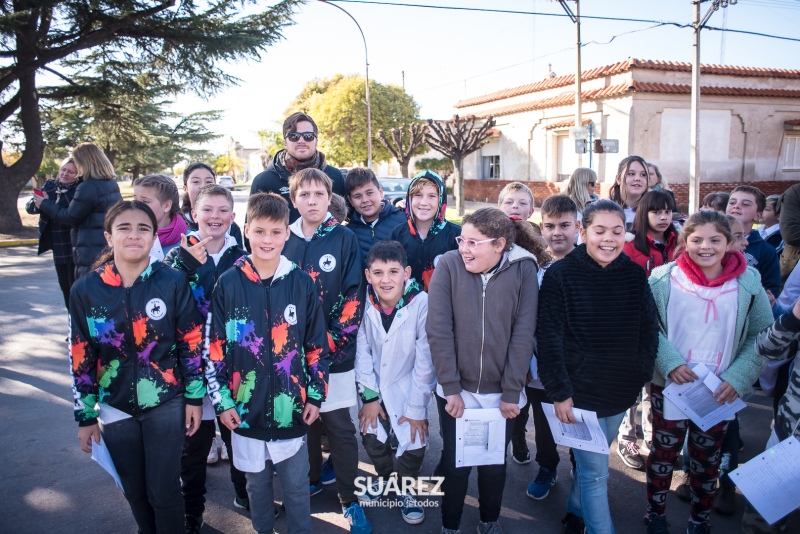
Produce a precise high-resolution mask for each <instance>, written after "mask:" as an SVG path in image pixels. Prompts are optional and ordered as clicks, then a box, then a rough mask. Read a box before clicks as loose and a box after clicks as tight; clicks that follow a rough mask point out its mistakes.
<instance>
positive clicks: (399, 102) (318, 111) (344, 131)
mask: <svg viewBox="0 0 800 534" xmlns="http://www.w3.org/2000/svg"><path fill="white" fill-rule="evenodd" d="M369 91H370V107H371V112H372V129H373V130H375V131H377V130H390V129H392V128H400V127H401V126H402V125H404V124H411V123H413V122H415V121H418V120H419V105H418V104H417V103H416V102H415V101H414V98H413V97H412V96H411V95H409V94H407V93H406V92H405V91H403V89H402V88H400V87H398V86H396V85H383V84H380V83H377V82H375V81H372V80H370V85H369ZM295 111H304V112H306V113H308V114H309V115H311V116H312V117H313V118H314V122H316V123H317V126H318V128H319V133H320V138H319V149H320V150H321V151H322V152H324V153H325V155H326V157H327V158H329V159H330V160H331V162H333V163H336V164H338V165H348V164H359V165H366V163H367V120H366V117H367V102H366V83H365V80H364V78H363V77H361V76H343V75H341V74H337V75H336V76H334V77H332V78H328V79H325V80H314V81H312V82H309V83H307V84H306V86H305V88H304V89H303V91H302V92H301V93H300V94H299V95H298V96H297V98H295V100H294V101H293V102H292V103H291V104H290V105H289V109H287V110H286V114H287V116H288V115H289V114H291V113H294V112H295ZM372 157H373V159H374V160H375V161H388V160H389V159H391V158H392V154H391V153H390V152H389V150H387V149H386V147H384V146H383V145H380V144H377V145H375V146H373V154H372Z"/></svg>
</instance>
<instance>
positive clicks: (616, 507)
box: [0, 195, 797, 534]
mask: <svg viewBox="0 0 800 534" xmlns="http://www.w3.org/2000/svg"><path fill="white" fill-rule="evenodd" d="M236 196H237V197H238V196H239V195H236ZM237 200H239V199H237ZM237 211H240V208H239V202H237ZM243 212H244V210H243V209H242V210H241V211H240V213H241V216H242V218H243ZM238 219H239V217H237V220H238ZM66 334H67V314H66V311H65V310H64V308H63V303H62V301H61V293H60V291H59V290H58V284H57V282H56V275H55V270H54V269H53V265H52V260H51V258H50V256H49V254H46V255H44V256H42V257H37V256H36V249H35V247H32V246H30V247H11V248H2V249H0V417H2V421H3V423H4V424H3V430H2V433H1V434H0V436H2V439H0V459H2V465H3V475H4V477H3V478H4V479H5V480H6V482H5V483H4V484H3V485H2V487H1V488H0V502H2V503H3V505H4V506H3V514H2V519H0V532H14V533H28V532H30V533H40V532H68V533H71V532H104V533H106V532H107V533H116V532H119V533H135V532H136V525H135V523H134V521H133V518H132V516H131V513H130V510H129V508H128V506H127V503H126V502H125V500H124V497H123V496H122V494H121V492H120V491H119V490H118V489H116V487H115V486H114V483H113V482H112V480H111V478H110V477H109V476H108V475H106V474H105V472H104V471H102V469H101V468H100V467H98V466H97V465H96V464H94V463H93V462H92V461H91V460H90V458H89V456H88V455H87V454H84V453H83V452H81V450H80V448H79V447H78V441H77V425H76V424H75V423H74V421H73V419H72V413H71V412H72V403H71V391H70V383H69V375H68V358H67V349H66V344H65V337H66ZM749 404H750V407H749V408H748V409H747V410H745V411H744V413H743V414H742V418H741V419H742V437H743V439H744V442H745V450H744V452H743V453H741V457H742V460H743V461H744V460H747V459H749V458H750V457H752V456H753V455H755V454H757V453H758V452H760V451H761V450H762V449H763V445H764V443H765V442H766V438H767V435H768V432H769V423H770V420H771V417H772V415H771V408H770V406H771V399H767V398H764V397H762V396H755V397H754V398H753V399H751V402H750V403H749ZM429 418H430V422H431V436H432V438H431V445H430V447H429V450H428V453H427V455H426V459H425V463H424V465H423V468H422V473H421V474H422V475H423V476H430V475H432V474H433V469H434V467H435V464H436V462H437V461H438V457H439V453H440V450H441V440H440V438H439V436H438V421H437V416H436V408H435V404H434V405H432V408H431V414H430V417H429ZM528 442H529V446H530V447H531V449H532V451H531V452H532V453H533V452H534V451H533V447H534V446H533V429H532V422H530V423H529V432H528ZM612 447H613V446H612ZM560 451H561V459H562V461H561V463H560V465H559V481H558V483H557V484H556V486H555V487H554V488H553V490H552V492H551V495H550V496H549V497H548V498H547V499H546V500H543V501H532V500H530V499H528V498H527V497H526V496H525V487H526V485H527V484H528V482H529V481H530V479H531V478H533V476H534V469H535V467H534V465H535V464H531V465H527V466H520V465H517V464H515V463H513V462H511V461H510V458H509V466H508V476H507V480H506V486H505V495H504V500H503V513H502V517H501V522H502V524H503V525H504V526H505V528H506V531H507V532H511V533H517V532H540V533H543V534H555V533H558V532H560V531H561V524H560V520H561V518H562V517H563V515H564V510H565V503H566V499H567V495H568V493H569V485H570V482H571V479H570V474H569V471H570V464H569V458H568V454H567V450H566V449H563V448H560ZM360 460H361V465H360V467H361V470H362V474H364V475H370V474H374V470H373V469H372V465H371V464H370V463H369V460H368V458H367V456H366V453H365V452H364V451H363V449H362V450H361V451H360ZM610 461H611V473H610V478H609V494H610V495H609V499H610V503H611V511H612V515H613V518H614V523H615V526H616V530H617V532H619V533H630V532H634V533H636V532H644V526H643V524H642V515H643V512H644V507H645V487H644V482H643V481H644V473H642V472H638V471H632V470H630V469H628V468H626V467H625V466H624V465H623V464H622V463H621V461H620V459H619V458H618V457H617V455H616V454H614V453H613V452H612V455H611V458H610ZM208 477H209V480H208V495H207V499H208V502H207V504H206V507H207V509H206V513H205V522H206V526H205V527H204V529H203V532H205V533H213V532H226V533H239V532H241V533H249V532H253V530H252V527H251V525H250V520H249V517H248V515H247V514H246V513H242V511H241V510H238V509H236V508H234V506H233V496H234V494H233V488H232V486H231V484H230V481H229V479H228V466H227V462H219V463H218V464H216V465H213V466H210V467H209V469H208ZM476 486H477V483H476V480H475V474H474V473H473V475H472V479H471V482H470V491H469V494H468V496H467V499H466V502H465V506H464V518H463V522H462V530H463V532H465V533H466V532H473V531H474V529H475V526H476V524H477V522H478V519H479V516H478V509H477V487H476ZM278 495H279V493H278ZM737 504H738V505H739V511H737V513H736V514H735V515H734V516H732V517H721V516H718V515H713V524H714V526H715V529H714V531H715V532H720V533H726V534H727V533H735V532H740V528H739V524H740V519H741V508H742V507H743V504H744V500H743V497H742V496H741V495H739V496H737ZM311 509H312V512H313V525H314V531H315V532H317V533H320V534H323V533H336V532H346V531H347V528H346V525H345V522H344V520H343V518H342V515H341V512H340V511H339V507H338V499H337V498H336V492H335V486H327V487H326V488H325V490H324V492H323V493H322V494H320V495H317V496H315V497H313V498H312V500H311ZM688 513H689V507H688V505H687V504H685V503H683V502H681V501H680V500H678V499H677V498H676V497H674V496H671V497H670V501H669V510H668V517H669V521H670V523H671V525H672V529H673V532H679V531H683V529H684V528H685V526H684V525H685V522H686V519H687V517H688ZM367 516H368V517H369V518H370V519H371V520H372V523H373V526H374V530H375V532H376V533H382V532H386V533H399V532H417V533H420V534H422V533H435V532H439V529H440V526H441V520H440V514H439V511H438V509H436V508H429V509H428V510H427V517H426V519H425V521H424V522H423V523H422V524H421V525H417V526H414V527H412V526H409V525H406V524H405V523H404V522H403V521H402V519H401V517H400V512H399V511H398V510H397V509H388V508H385V509H384V508H381V509H378V508H375V509H369V510H367ZM276 528H277V530H278V532H285V531H286V523H285V521H284V520H280V521H279V522H278V523H277V525H276ZM796 532H797V531H796Z"/></svg>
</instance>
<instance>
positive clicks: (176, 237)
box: [158, 215, 188, 247]
mask: <svg viewBox="0 0 800 534" xmlns="http://www.w3.org/2000/svg"><path fill="white" fill-rule="evenodd" d="M187 228H188V227H187V226H186V221H185V220H184V218H183V217H180V216H179V215H173V217H172V222H171V223H169V226H166V227H164V228H159V229H158V241H159V243H161V246H162V247H171V246H172V245H174V244H176V243H178V242H179V241H180V240H181V236H182V235H183V234H185V233H186V229H187Z"/></svg>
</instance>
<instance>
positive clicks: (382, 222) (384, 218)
mask: <svg viewBox="0 0 800 534" xmlns="http://www.w3.org/2000/svg"><path fill="white" fill-rule="evenodd" d="M345 187H346V188H347V200H348V202H350V205H351V206H353V209H354V210H355V212H354V213H353V216H352V217H350V222H349V223H348V224H347V227H348V228H349V229H350V230H351V231H352V232H353V233H354V234H356V237H357V238H358V244H359V246H361V257H362V258H364V259H366V257H367V254H369V251H370V249H371V248H372V245H374V244H375V243H377V242H378V241H383V240H384V239H387V238H388V237H389V234H390V233H391V231H392V230H394V228H395V227H396V226H398V225H401V224H403V223H405V222H406V214H405V213H404V212H403V211H402V210H400V209H397V208H396V207H394V205H392V203H391V202H389V201H387V200H385V199H384V198H383V188H382V187H381V184H380V182H378V179H377V178H376V177H375V173H374V172H372V170H370V169H367V168H364V167H355V168H353V169H350V171H349V172H348V173H347V176H346V177H345ZM362 267H364V266H363V265H362Z"/></svg>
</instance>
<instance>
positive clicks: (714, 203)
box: [700, 191, 731, 214]
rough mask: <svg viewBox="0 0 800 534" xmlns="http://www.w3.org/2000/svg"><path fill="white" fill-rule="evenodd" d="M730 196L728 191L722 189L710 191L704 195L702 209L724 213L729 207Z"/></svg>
mask: <svg viewBox="0 0 800 534" xmlns="http://www.w3.org/2000/svg"><path fill="white" fill-rule="evenodd" d="M730 198H731V196H730V195H729V194H728V193H724V192H722V191H717V192H715V193H709V194H707V195H706V196H704V197H703V205H702V207H701V208H700V209H701V210H711V211H718V212H720V213H722V214H724V213H725V210H727V209H728V199H730Z"/></svg>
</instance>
